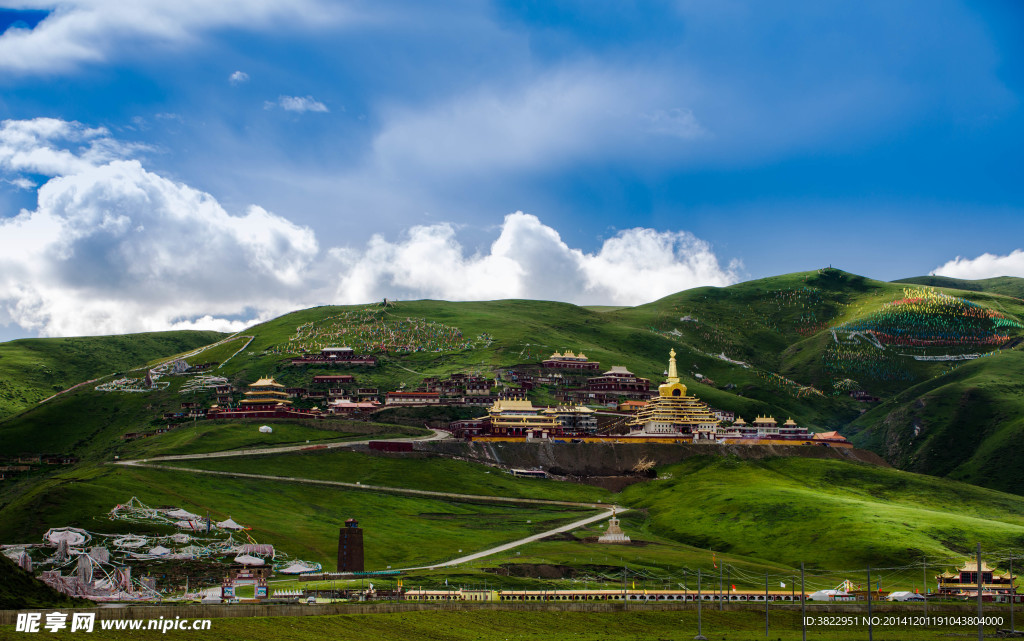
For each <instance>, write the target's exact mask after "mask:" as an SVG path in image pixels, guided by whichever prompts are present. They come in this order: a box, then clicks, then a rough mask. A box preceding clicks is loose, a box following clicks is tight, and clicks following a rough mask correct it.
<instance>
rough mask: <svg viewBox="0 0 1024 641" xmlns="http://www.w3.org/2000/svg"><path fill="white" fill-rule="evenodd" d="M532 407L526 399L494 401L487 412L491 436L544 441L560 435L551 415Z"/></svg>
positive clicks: (556, 423) (560, 427) (555, 420)
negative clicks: (520, 437) (518, 437)
mask: <svg viewBox="0 0 1024 641" xmlns="http://www.w3.org/2000/svg"><path fill="white" fill-rule="evenodd" d="M541 409H542V408H539V407H534V406H533V402H531V401H530V400H529V399H527V398H525V397H524V398H507V399H499V400H497V401H494V404H493V405H491V408H490V409H489V410H488V412H487V414H488V418H489V419H490V423H491V434H493V435H495V436H524V437H526V438H527V439H546V438H550V437H552V436H555V435H561V434H562V426H561V425H559V424H558V420H557V419H556V418H555V417H554V416H553V415H551V414H545V413H543V412H542V411H541Z"/></svg>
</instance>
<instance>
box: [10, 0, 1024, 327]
mask: <svg viewBox="0 0 1024 641" xmlns="http://www.w3.org/2000/svg"><path fill="white" fill-rule="evenodd" d="M0 6H2V7H7V8H5V9H3V10H2V11H0V29H4V32H3V34H2V35H0V87H2V89H0V119H2V120H3V121H4V124H3V129H2V130H0V339H6V338H13V337H18V336H32V335H68V334H92V333H109V332H121V331H142V330H155V329H166V328H170V327H214V328H220V329H231V328H236V327H241V326H242V325H244V324H245V323H247V322H250V321H252V320H257V319H261V318H267V317H269V316H272V315H275V314H278V313H282V312H284V311H288V310H289V309H293V308H295V307H302V306H306V305H313V304H322V303H332V302H337V303H354V302H362V301H366V300H373V299H376V298H379V297H381V296H391V297H398V298H414V297H415V298H418V297H432V298H448V299H488V298H501V297H510V296H516V297H531V298H555V299H559V300H569V301H572V302H577V303H622V304H636V303H640V302H645V301H647V300H653V299H655V298H658V297H660V296H663V295H665V294H667V293H670V292H673V291H678V290H680V289H685V288H688V287H693V286H698V285H705V284H711V285H725V284H729V283H731V282H736V281H737V280H745V279H748V278H758V277H762V276H769V275H774V274H780V273H786V272H792V271H800V270H807V269H814V268H818V267H822V266H824V265H828V264H832V265H835V266H839V267H842V268H843V269H846V270H849V271H852V272H857V273H861V274H864V275H867V276H871V277H875V278H880V279H895V278H900V277H905V276H912V275H920V274H925V273H929V272H938V273H944V274H948V275H953V276H959V277H966V278H979V277H986V276H994V275H1001V274H1010V275H1018V276H1024V252H1020V251H1017V250H1020V249H1021V247H1022V246H1024V242H1022V233H1021V232H1022V231H1024V216H1022V215H1021V214H1022V213H1024V211H1022V205H1024V181H1021V180H1020V175H1021V173H1022V172H1021V170H1022V161H1021V152H1020V149H1021V146H1022V145H1021V143H1022V139H1024V135H1022V134H1024V121H1022V115H1021V104H1020V102H1021V91H1022V81H1024V75H1022V68H1021V63H1020V61H1021V60H1022V59H1024V56H1022V55H1021V54H1022V53H1024V52H1022V51H1021V49H1022V48H1024V44H1022V41H1021V39H1020V38H1019V34H1020V33H1021V32H1022V27H1024V9H1022V8H1021V5H1020V4H1019V3H1016V2H1011V1H1007V2H988V3H963V2H946V1H942V0H928V1H921V2H900V3H893V2H864V3H849V2H792V3H784V2H783V3H760V2H733V1H729V0H718V1H713V2H712V1H707V2H686V1H679V2H647V3H622V2H593V1H591V2H575V3H574V2H565V3H551V2H508V3H486V2H468V1H467V2H450V3H428V4H424V3H401V2H397V3H394V2H365V3H363V2H351V3H346V2H333V1H332V2H320V1H318V0H302V1H300V2H293V3H274V2H267V1H264V0H225V1H224V2H220V3H217V5H215V8H211V7H210V6H209V5H208V3H200V2H197V1H194V0H182V1H181V2H175V3H165V2H156V1H151V0H139V1H137V2H134V3H132V4H131V5H130V8H125V7H126V6H127V5H124V3H118V2H112V1H109V0H68V1H66V2H64V1H56V2H53V1H51V2H37V1H36V0H22V1H19V2H3V1H2V0H0ZM517 212H522V213H517Z"/></svg>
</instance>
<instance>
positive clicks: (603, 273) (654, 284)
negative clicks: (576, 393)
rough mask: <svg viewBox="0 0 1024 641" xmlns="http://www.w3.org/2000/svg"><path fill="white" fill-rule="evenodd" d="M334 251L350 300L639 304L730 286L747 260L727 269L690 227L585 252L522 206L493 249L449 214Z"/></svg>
mask: <svg viewBox="0 0 1024 641" xmlns="http://www.w3.org/2000/svg"><path fill="white" fill-rule="evenodd" d="M330 253H331V255H332V258H333V259H334V260H335V261H336V262H337V263H338V265H339V266H340V268H341V269H340V271H341V273H342V274H343V276H342V278H341V281H340V283H339V285H338V289H337V291H336V293H335V296H336V299H337V300H338V301H339V302H345V303H356V302H361V301H366V300H374V299H377V298H380V297H382V296H388V297H392V298H419V297H426V298H440V299H448V300H488V299H495V298H538V299H546V300H560V301H567V302H572V303H580V304H617V305H635V304H640V303H645V302H649V301H652V300H655V299H658V298H661V297H662V296H666V295H668V294H671V293H673V292H677V291H680V290H683V289H689V288H691V287H697V286H701V285H718V286H725V285H729V284H731V283H734V282H736V281H737V280H738V277H739V270H740V267H741V266H740V265H739V263H738V262H734V263H733V264H731V265H729V267H728V268H725V269H723V268H722V267H721V266H720V265H719V263H718V259H717V257H716V256H715V254H714V253H713V252H712V250H711V248H710V246H709V245H708V244H707V243H706V242H704V241H701V240H699V239H697V238H696V237H694V236H693V235H692V234H689V233H687V232H658V231H655V230H651V229H641V228H637V229H629V230H625V231H622V232H619V234H617V235H616V236H615V237H613V238H610V239H608V240H606V241H605V242H604V244H603V245H602V246H601V248H600V249H599V250H598V251H597V252H596V253H586V252H583V251H582V250H579V249H574V248H571V247H569V246H568V245H567V244H566V243H565V241H563V240H562V239H561V237H560V235H559V234H558V232H557V231H555V230H554V229H552V228H551V227H548V226H547V225H544V224H543V223H542V222H541V221H540V220H539V219H538V218H537V217H536V216H532V215H530V214H524V213H522V212H516V213H514V214H509V215H508V216H506V217H505V221H504V224H503V225H502V227H501V233H500V235H499V236H498V238H497V239H496V240H495V241H494V243H492V244H491V246H490V249H489V251H488V252H486V253H475V254H467V252H466V250H465V249H464V248H463V247H462V246H461V244H460V243H459V242H458V240H457V239H456V237H455V230H454V228H453V227H452V226H451V225H450V224H447V223H441V224H438V225H430V226H419V227H413V228H412V229H411V230H410V231H409V232H408V234H407V235H406V238H405V239H403V240H402V241H399V242H388V241H387V240H385V239H384V238H382V237H380V236H375V237H373V238H372V239H371V240H370V242H369V243H368V244H367V247H366V248H365V249H364V250H362V251H356V250H352V249H334V250H331V252H330Z"/></svg>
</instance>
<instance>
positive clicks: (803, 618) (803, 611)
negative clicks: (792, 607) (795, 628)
mask: <svg viewBox="0 0 1024 641" xmlns="http://www.w3.org/2000/svg"><path fill="white" fill-rule="evenodd" d="M806 596H807V590H806V589H805V588H804V562H803V561H800V624H801V626H802V627H803V631H804V636H803V641H807V599H806V598H805V597H806Z"/></svg>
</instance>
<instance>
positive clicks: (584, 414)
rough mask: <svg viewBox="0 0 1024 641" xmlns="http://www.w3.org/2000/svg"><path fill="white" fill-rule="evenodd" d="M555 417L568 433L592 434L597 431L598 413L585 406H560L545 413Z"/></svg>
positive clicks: (548, 409)
mask: <svg viewBox="0 0 1024 641" xmlns="http://www.w3.org/2000/svg"><path fill="white" fill-rule="evenodd" d="M543 413H544V414H546V415H548V416H554V417H555V420H556V421H557V422H558V424H559V425H561V426H562V427H563V428H564V429H565V431H567V432H581V433H592V432H596V431H597V412H595V411H594V410H592V409H590V408H589V407H587V406H585V405H559V406H557V407H549V408H547V409H546V410H544V412H543Z"/></svg>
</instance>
